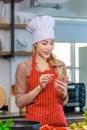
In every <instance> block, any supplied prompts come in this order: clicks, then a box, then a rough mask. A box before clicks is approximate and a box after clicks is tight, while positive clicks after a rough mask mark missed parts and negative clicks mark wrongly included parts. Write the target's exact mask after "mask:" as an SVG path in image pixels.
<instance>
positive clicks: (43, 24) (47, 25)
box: [26, 16, 55, 44]
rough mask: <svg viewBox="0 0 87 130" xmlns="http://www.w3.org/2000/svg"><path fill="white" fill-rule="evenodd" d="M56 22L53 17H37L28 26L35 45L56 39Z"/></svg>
mask: <svg viewBox="0 0 87 130" xmlns="http://www.w3.org/2000/svg"><path fill="white" fill-rule="evenodd" d="M54 25H55V20H54V18H53V17H51V16H41V17H40V16H37V17H35V18H33V19H32V20H31V21H30V22H29V23H28V24H27V26H26V28H27V30H28V31H29V32H30V33H31V35H32V40H33V44H34V43H36V42H39V41H41V40H45V39H49V38H52V39H55V36H54Z"/></svg>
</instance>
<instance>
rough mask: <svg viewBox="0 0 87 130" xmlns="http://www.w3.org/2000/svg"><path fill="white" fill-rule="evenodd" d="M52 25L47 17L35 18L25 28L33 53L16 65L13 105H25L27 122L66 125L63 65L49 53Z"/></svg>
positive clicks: (53, 23)
mask: <svg viewBox="0 0 87 130" xmlns="http://www.w3.org/2000/svg"><path fill="white" fill-rule="evenodd" d="M54 25H55V21H54V19H53V17H51V16H42V17H35V18H33V19H32V20H31V21H30V22H29V23H28V25H27V30H28V31H29V32H30V33H31V35H32V40H33V42H32V52H33V54H32V56H31V57H29V59H27V60H25V61H23V62H22V63H20V64H19V65H18V66H17V70H16V83H15V87H16V104H17V106H18V107H19V108H23V107H25V106H26V117H25V118H26V119H27V120H35V121H39V122H40V123H41V125H45V124H49V125H54V126H67V122H66V119H65V115H64V111H63V105H65V104H66V103H67V101H68V94H67V74H66V67H65V64H64V63H63V62H62V61H60V60H58V59H56V58H55V56H54V55H53V54H52V50H53V48H54V42H55V41H54V39H55V37H54Z"/></svg>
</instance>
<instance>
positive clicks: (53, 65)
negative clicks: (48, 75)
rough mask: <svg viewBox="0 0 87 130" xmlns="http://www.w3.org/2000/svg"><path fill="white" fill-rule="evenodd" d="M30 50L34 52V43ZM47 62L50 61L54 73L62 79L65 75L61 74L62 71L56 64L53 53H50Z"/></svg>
mask: <svg viewBox="0 0 87 130" xmlns="http://www.w3.org/2000/svg"><path fill="white" fill-rule="evenodd" d="M32 52H33V54H35V52H36V47H35V45H33V47H32ZM48 62H50V63H51V65H52V67H53V69H54V71H55V73H56V74H58V75H59V77H60V79H61V80H63V79H64V78H65V76H64V74H63V71H61V67H58V66H57V63H56V56H55V55H54V54H53V53H51V55H50V57H49V58H48Z"/></svg>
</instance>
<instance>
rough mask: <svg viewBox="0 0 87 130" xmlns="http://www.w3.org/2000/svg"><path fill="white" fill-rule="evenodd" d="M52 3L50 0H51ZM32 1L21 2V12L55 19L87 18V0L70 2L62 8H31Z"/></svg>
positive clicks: (70, 0) (71, 0)
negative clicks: (49, 16)
mask: <svg viewBox="0 0 87 130" xmlns="http://www.w3.org/2000/svg"><path fill="white" fill-rule="evenodd" d="M49 1H50V0H49ZM29 4H30V0H26V3H25V0H24V1H23V2H21V5H22V6H20V11H23V12H28V13H31V14H34V15H51V16H54V17H74V18H87V0H68V1H67V2H65V3H63V4H62V8H60V9H55V8H52V7H40V6H39V7H30V5H29Z"/></svg>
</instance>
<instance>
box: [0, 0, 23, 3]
mask: <svg viewBox="0 0 87 130" xmlns="http://www.w3.org/2000/svg"><path fill="white" fill-rule="evenodd" d="M0 1H3V3H10V2H11V0H0ZM21 1H23V0H14V2H21Z"/></svg>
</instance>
